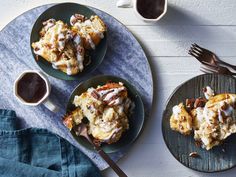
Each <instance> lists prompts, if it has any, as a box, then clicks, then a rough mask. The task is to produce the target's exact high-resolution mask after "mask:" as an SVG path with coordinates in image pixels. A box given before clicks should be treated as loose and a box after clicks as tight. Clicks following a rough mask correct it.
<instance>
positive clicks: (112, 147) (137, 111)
mask: <svg viewBox="0 0 236 177" xmlns="http://www.w3.org/2000/svg"><path fill="white" fill-rule="evenodd" d="M110 81H113V82H123V83H124V85H125V87H126V88H127V89H128V94H129V97H130V98H131V100H132V101H133V102H134V104H135V108H134V111H133V113H132V114H131V116H130V117H129V124H130V128H129V130H127V131H126V132H125V133H124V134H123V135H122V137H121V139H120V140H119V141H118V142H116V143H113V144H105V143H103V144H102V146H101V147H102V149H103V150H104V151H105V152H106V153H112V152H116V151H119V150H120V149H121V148H124V147H126V146H127V145H130V144H131V143H132V142H134V140H135V139H136V138H137V137H138V135H139V134H140V132H141V129H142V127H143V123H144V106H143V102H142V99H141V97H140V95H139V93H138V92H137V90H136V89H135V88H134V87H133V86H132V85H131V84H130V83H129V82H128V81H126V80H124V79H122V78H119V77H116V76H111V75H101V76H96V77H93V78H91V79H89V80H87V81H85V82H83V83H81V84H79V85H78V86H77V87H76V88H75V89H74V91H73V92H72V94H71V96H70V98H69V101H68V104H67V109H66V110H67V111H66V112H67V113H68V112H71V111H72V110H74V109H75V106H74V105H73V104H72V102H73V100H74V97H75V95H80V94H82V93H83V92H85V91H87V89H88V88H90V87H97V86H98V85H104V84H106V83H107V82H110ZM71 133H72V135H73V136H74V138H75V139H76V140H77V142H78V143H80V144H81V145H83V146H85V147H86V148H88V149H91V150H93V147H92V146H91V145H90V144H89V143H88V141H87V140H86V139H84V138H83V137H78V136H76V135H75V132H74V131H73V130H72V131H71Z"/></svg>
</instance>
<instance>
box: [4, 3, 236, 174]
mask: <svg viewBox="0 0 236 177" xmlns="http://www.w3.org/2000/svg"><path fill="white" fill-rule="evenodd" d="M53 2H66V0H37V1H31V0H8V1H0V11H1V16H0V29H1V28H3V27H4V26H5V25H6V24H7V23H9V22H10V21H11V20H12V19H13V18H14V17H16V16H18V15H20V14H21V13H23V12H24V11H26V10H28V9H31V8H33V7H36V6H39V5H42V4H46V3H53ZM72 2H77V3H83V4H87V5H91V6H94V7H96V8H99V9H101V10H104V11H106V12H107V13H109V14H111V15H113V16H114V17H115V18H117V19H118V20H120V21H121V22H122V23H124V24H125V25H127V27H128V28H129V29H130V30H131V31H132V32H133V33H134V35H135V36H136V37H137V38H138V40H139V41H140V42H141V44H142V45H143V48H144V49H145V50H146V53H147V55H148V58H149V61H150V65H151V68H152V71H153V78H154V85H155V88H154V89H155V91H154V95H155V96H154V105H153V111H152V117H151V119H150V120H149V121H148V122H147V123H146V125H145V128H144V131H143V133H142V135H141V137H140V138H139V139H138V141H137V142H136V144H135V145H134V146H133V147H132V149H131V150H130V152H129V153H128V154H127V156H126V157H124V158H123V159H121V160H120V162H119V163H118V164H119V165H120V166H121V168H122V169H124V171H126V172H127V174H128V175H129V176H135V177H159V176H160V177H162V176H163V177H169V176H170V177H172V176H176V177H188V176H191V177H197V176H203V177H206V176H210V177H211V176H212V177H213V176H214V177H221V176H222V177H223V176H227V177H234V176H235V173H236V169H232V170H229V171H226V172H222V173H214V174H205V173H199V172H195V171H192V170H189V169H187V168H186V167H184V166H182V165H181V164H180V163H179V162H178V161H176V160H175V159H174V158H173V157H172V155H171V154H170V153H169V151H168V149H167V148H166V146H165V144H164V141H163V138H162V134H161V115H162V110H163V109H164V104H165V102H166V100H167V98H168V97H169V95H170V94H171V92H172V91H173V90H174V88H175V87H176V86H178V85H179V84H181V83H182V82H184V81H186V80H188V79H190V78H191V77H193V76H196V75H198V74H201V72H200V71H199V63H198V62H197V61H195V60H194V59H193V58H192V57H190V56H188V54H187V49H188V48H189V46H190V44H191V43H193V42H197V43H198V44H200V45H202V46H204V47H206V48H209V49H211V50H213V51H215V52H216V53H217V54H218V55H219V56H220V57H221V58H222V59H224V60H226V61H228V62H230V63H232V64H236V28H235V27H236V18H235V17H236V10H235V9H236V1H235V0H222V1H219V0H194V1H193V0H169V1H168V11H167V14H166V16H165V17H164V18H163V19H162V20H161V21H160V22H158V23H156V24H152V23H145V22H143V21H141V20H139V19H137V18H136V16H135V14H134V12H133V9H129V8H126V9H122V8H117V7H116V6H115V4H116V0H110V1H107V0H72ZM103 174H104V176H109V177H110V176H111V177H113V176H114V177H115V174H114V173H113V172H112V170H111V169H108V170H106V171H105V172H103Z"/></svg>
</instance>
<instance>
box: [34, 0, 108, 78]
mask: <svg viewBox="0 0 236 177" xmlns="http://www.w3.org/2000/svg"><path fill="white" fill-rule="evenodd" d="M75 13H81V14H83V15H84V16H86V17H88V18H89V17H90V16H92V15H96V14H95V13H94V12H93V11H92V10H91V9H89V8H87V7H86V6H83V5H80V4H76V3H62V4H57V5H54V6H52V7H50V8H48V9H47V10H46V11H44V12H43V13H42V14H41V15H40V16H39V18H38V19H37V20H36V22H35V24H34V26H33V28H32V32H31V37H30V45H31V44H32V43H33V42H35V41H38V40H39V38H40V36H39V31H40V30H41V29H42V22H44V21H46V20H48V19H50V18H54V19H56V20H62V21H63V22H65V23H67V24H70V17H71V15H73V14H75ZM106 50H107V34H105V35H104V38H103V39H102V41H101V42H100V43H99V45H98V46H96V49H95V50H91V51H90V52H89V55H90V56H91V63H90V64H89V65H88V66H86V67H85V68H84V70H83V71H82V72H81V73H78V74H76V75H71V76H70V75H67V74H66V73H64V72H62V71H60V70H56V69H53V68H52V65H51V64H50V63H49V62H47V61H46V60H45V59H43V58H42V57H40V56H39V60H36V55H35V54H34V52H33V49H32V47H31V52H32V54H33V56H34V59H35V61H36V63H37V64H38V65H39V67H40V68H41V69H42V70H43V71H44V72H46V73H47V74H48V75H50V76H53V77H55V78H58V79H63V80H80V79H82V78H83V77H84V76H86V75H88V74H89V73H91V72H92V71H94V70H95V69H96V68H97V67H98V66H99V65H100V64H101V62H102V60H103V58H104V56H105V54H106Z"/></svg>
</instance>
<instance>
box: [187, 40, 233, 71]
mask: <svg viewBox="0 0 236 177" xmlns="http://www.w3.org/2000/svg"><path fill="white" fill-rule="evenodd" d="M188 53H189V55H192V56H193V57H195V58H196V59H197V60H198V61H199V62H201V63H203V64H205V63H209V64H211V65H218V64H220V65H225V66H228V67H230V68H232V69H234V70H236V66H235V65H231V64H229V63H226V62H224V61H222V60H220V59H219V57H217V55H216V54H214V53H213V52H211V51H210V50H207V49H204V48H202V47H200V46H199V45H197V44H196V43H194V44H192V46H191V47H190V50H189V51H188Z"/></svg>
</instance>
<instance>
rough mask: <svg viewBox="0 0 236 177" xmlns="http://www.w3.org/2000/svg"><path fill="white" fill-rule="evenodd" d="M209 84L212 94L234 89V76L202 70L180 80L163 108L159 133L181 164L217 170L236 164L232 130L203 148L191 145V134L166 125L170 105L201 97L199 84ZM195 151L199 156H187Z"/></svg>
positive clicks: (229, 91)
mask: <svg viewBox="0 0 236 177" xmlns="http://www.w3.org/2000/svg"><path fill="white" fill-rule="evenodd" d="M206 86H210V87H211V88H212V89H213V90H214V91H215V93H216V94H219V93H236V79H235V78H233V77H231V76H227V75H219V74H204V75H200V76H197V77H194V78H192V79H190V80H189V81H187V82H185V83H183V84H182V85H180V86H179V87H177V88H176V90H175V91H174V92H173V94H172V95H171V96H170V98H169V99H168V102H167V105H166V108H165V110H164V112H163V119H162V134H163V137H164V140H165V143H166V145H167V147H168V149H169V150H170V152H171V154H172V155H173V156H174V157H175V158H176V159H177V160H178V161H179V162H180V163H182V164H183V165H185V166H186V167H188V168H191V169H193V170H196V171H201V172H218V171H224V170H227V169H230V168H232V167H234V166H235V165H236V151H235V149H236V135H235V134H233V135H231V136H230V137H229V138H227V139H226V140H225V142H224V143H223V144H222V145H220V146H216V147H214V148H212V149H211V150H209V151H207V150H205V149H203V148H201V147H197V146H196V145H195V141H194V139H193V135H190V136H184V135H182V134H180V133H178V132H176V131H173V130H171V128H170V116H171V114H172V108H173V106H175V105H177V104H178V103H180V102H185V100H186V99H187V98H198V97H204V95H203V93H202V88H204V87H206ZM191 152H197V153H198V154H199V157H197V158H193V157H189V154H190V153H191Z"/></svg>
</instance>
